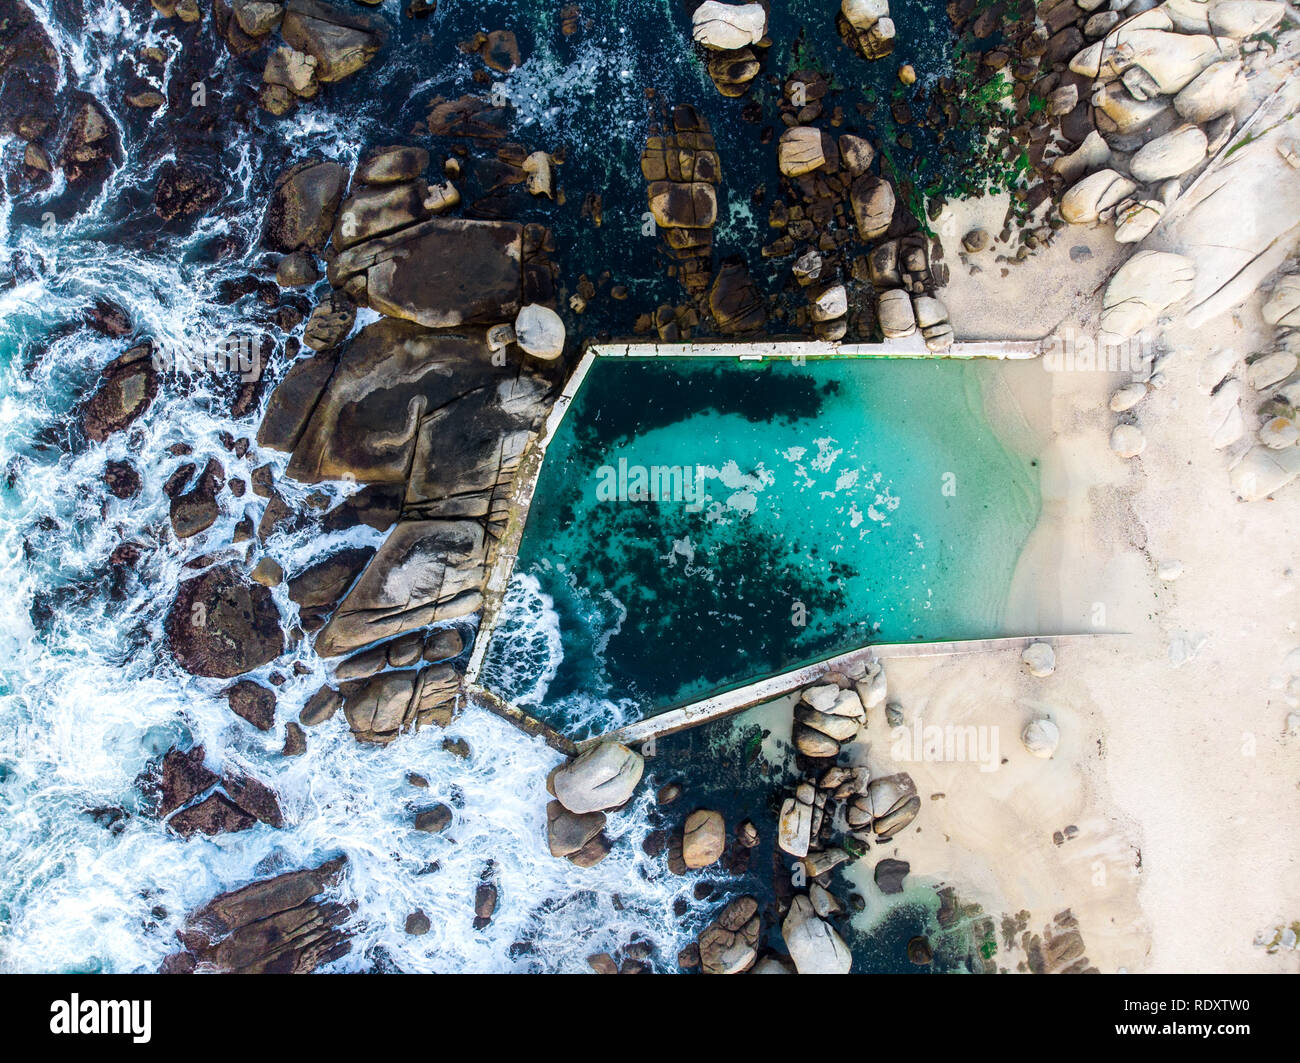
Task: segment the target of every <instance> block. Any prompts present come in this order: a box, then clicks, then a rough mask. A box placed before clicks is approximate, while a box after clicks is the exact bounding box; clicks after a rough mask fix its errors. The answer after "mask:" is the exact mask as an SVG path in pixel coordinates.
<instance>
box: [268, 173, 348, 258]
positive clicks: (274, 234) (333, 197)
mask: <svg viewBox="0 0 1300 1063" xmlns="http://www.w3.org/2000/svg"><path fill="white" fill-rule="evenodd" d="M347 180H348V172H347V170H345V169H344V168H343V167H342V166H340V165H339V164H338V163H336V162H326V161H325V160H323V159H315V160H313V159H308V160H306V161H304V162H300V163H298V164H297V165H296V166H293V167H291V168H290V169H288V170H286V171H285V172H284V173H282V174H281V175H280V176H279V177H278V178H276V182H275V191H274V192H273V193H272V195H271V203H270V206H269V207H268V209H267V215H266V229H265V234H264V236H263V242H264V243H265V244H266V246H267V247H269V248H270V249H271V250H272V251H284V252H289V251H302V250H306V251H316V252H319V251H321V250H322V249H323V248H324V247H325V243H326V241H327V240H329V236H330V231H331V230H332V229H333V227H334V218H335V215H336V214H337V213H338V208H339V203H340V202H341V201H342V199H343V189H344V187H345V186H346V185H347Z"/></svg>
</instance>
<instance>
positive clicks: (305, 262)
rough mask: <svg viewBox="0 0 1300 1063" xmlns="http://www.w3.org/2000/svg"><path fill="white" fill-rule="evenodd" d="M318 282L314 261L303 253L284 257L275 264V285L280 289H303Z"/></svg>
mask: <svg viewBox="0 0 1300 1063" xmlns="http://www.w3.org/2000/svg"><path fill="white" fill-rule="evenodd" d="M318 280H320V270H318V269H317V268H316V261H315V259H313V258H312V256H311V255H309V254H307V253H306V252H305V251H295V252H293V254H290V255H285V256H284V258H282V259H280V261H279V262H278V263H277V264H276V267H275V283H276V284H278V285H279V286H280V287H281V288H303V287H307V286H310V285H312V284H315V283H316V282H317V281H318Z"/></svg>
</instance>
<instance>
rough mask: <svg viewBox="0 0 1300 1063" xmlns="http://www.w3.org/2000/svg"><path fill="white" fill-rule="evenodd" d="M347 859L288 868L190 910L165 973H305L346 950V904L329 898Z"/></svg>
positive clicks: (341, 858)
mask: <svg viewBox="0 0 1300 1063" xmlns="http://www.w3.org/2000/svg"><path fill="white" fill-rule="evenodd" d="M345 863H346V860H345V858H344V857H337V858H335V859H333V860H329V861H326V862H325V863H323V864H321V865H320V866H319V867H316V868H312V869H308V870H304V871H291V872H288V873H287V874H283V875H277V876H275V877H274V878H270V879H266V880H264V881H261V882H254V883H252V884H251V885H248V886H245V887H243V888H242V889H238V890H233V891H231V892H229V893H223V894H220V895H219V896H217V897H214V898H213V899H212V900H211V901H209V902H208V903H207V904H206V905H204V906H203V907H202V908H200V909H199V910H198V911H196V912H193V913H191V914H190V916H189V918H188V919H187V920H186V926H185V929H184V930H181V931H179V932H178V934H177V936H178V937H179V939H180V942H181V945H182V951H180V952H176V953H173V954H172V955H170V956H168V957H167V958H166V959H165V960H164V961H163V965H162V968H161V970H162V973H164V974H181V973H190V972H208V971H210V972H240V973H248V974H253V973H264V974H308V973H310V972H312V971H314V970H316V969H317V968H318V967H321V966H324V965H325V964H327V963H330V962H332V961H334V960H336V959H338V958H339V957H341V956H344V955H346V954H347V952H348V951H349V949H350V948H351V945H350V944H349V942H348V939H347V934H346V932H345V931H344V930H343V929H342V928H341V924H342V923H344V922H345V921H346V920H347V918H348V916H349V914H350V911H349V909H348V908H347V907H346V906H344V905H343V904H340V903H339V902H337V901H334V900H331V899H329V894H330V893H331V892H332V891H333V889H334V888H335V887H337V885H338V882H339V879H340V877H341V875H342V872H343V869H344V866H345Z"/></svg>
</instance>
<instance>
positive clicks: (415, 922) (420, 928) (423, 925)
mask: <svg viewBox="0 0 1300 1063" xmlns="http://www.w3.org/2000/svg"><path fill="white" fill-rule="evenodd" d="M432 927H433V923H431V922H430V921H429V917H428V916H427V915H425V914H424V911H423V909H419V908H417V909H416V910H415V911H413V912H411V914H410V915H408V916H407V917H406V927H405V929H406V932H407V933H408V934H410V935H411V936H412V937H421V936H423V935H425V934H427V933H428V932H429V930H430V929H431V928H432Z"/></svg>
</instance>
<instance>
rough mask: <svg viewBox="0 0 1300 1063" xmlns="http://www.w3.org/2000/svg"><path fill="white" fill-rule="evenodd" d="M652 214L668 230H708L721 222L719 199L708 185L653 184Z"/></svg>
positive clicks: (675, 182) (663, 182) (658, 223)
mask: <svg viewBox="0 0 1300 1063" xmlns="http://www.w3.org/2000/svg"><path fill="white" fill-rule="evenodd" d="M647 196H648V202H649V206H650V213H651V214H652V215H653V216H654V220H655V224H656V225H660V226H663V227H664V228H665V229H707V228H709V226H711V225H713V223H714V222H716V221H717V220H718V198H717V194H716V193H715V192H714V190H713V185H711V184H709V183H708V182H706V181H651V182H650V185H649V187H648V189H647Z"/></svg>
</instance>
